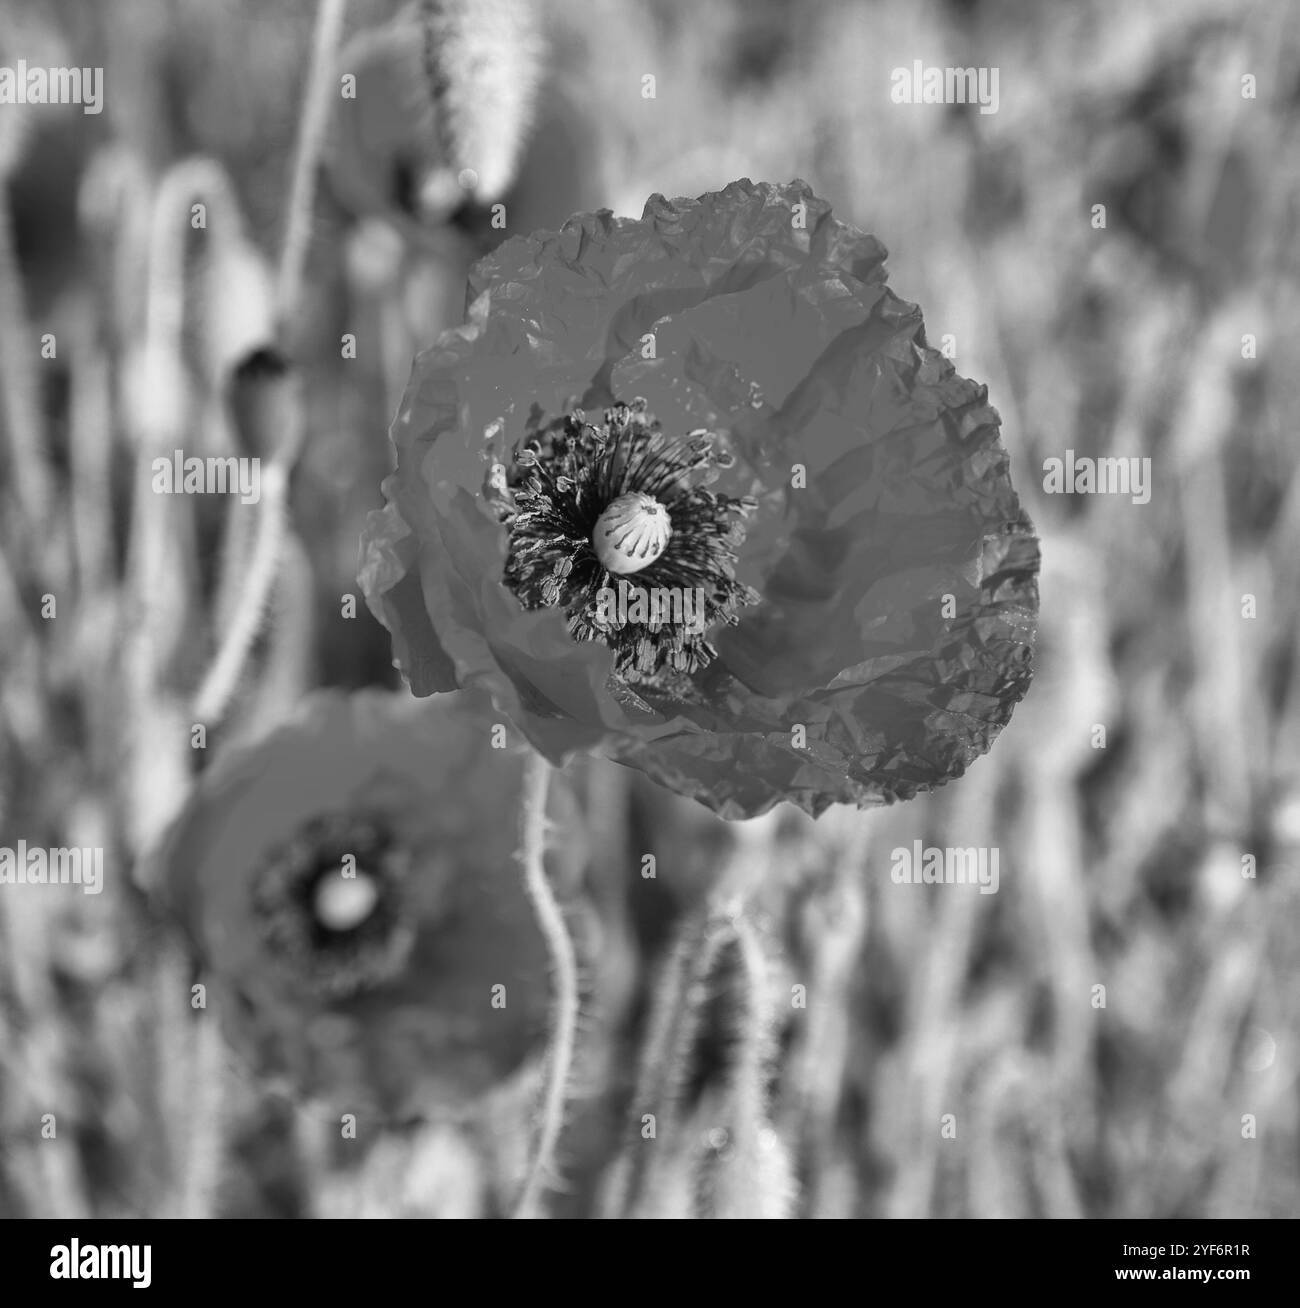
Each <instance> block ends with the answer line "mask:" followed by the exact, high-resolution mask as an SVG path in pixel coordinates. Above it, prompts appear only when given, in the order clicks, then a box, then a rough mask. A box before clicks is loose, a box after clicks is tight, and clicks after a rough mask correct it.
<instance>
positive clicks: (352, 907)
mask: <svg viewBox="0 0 1300 1308" xmlns="http://www.w3.org/2000/svg"><path fill="white" fill-rule="evenodd" d="M378 903H379V886H378V885H377V884H376V882H375V879H374V878H373V877H372V876H370V875H369V874H368V873H366V872H362V871H360V870H357V871H355V872H354V873H353V875H352V876H346V875H344V874H343V873H342V872H331V873H329V874H327V875H326V876H324V877H322V878H321V879H320V880H319V881H318V882H317V883H316V888H315V891H314V893H313V895H312V906H313V908H314V910H315V913H316V920H317V921H318V922H319V923H320V924H321V925H322V926H323V927H325V928H327V929H328V930H330V931H352V930H355V929H356V928H357V927H359V926H360V925H361V924H362V923H363V922H364V921H365V920H366V918H368V917H369V916H370V914H371V913H372V912H374V909H375V906H376V905H377V904H378Z"/></svg>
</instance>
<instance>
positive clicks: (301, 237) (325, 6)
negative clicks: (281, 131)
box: [276, 0, 347, 332]
mask: <svg viewBox="0 0 1300 1308" xmlns="http://www.w3.org/2000/svg"><path fill="white" fill-rule="evenodd" d="M346 7H347V0H322V3H321V6H320V8H319V9H318V10H317V11H316V27H315V31H314V33H313V36H312V51H311V64H310V67H309V68H308V72H307V89H306V91H305V92H304V94H303V101H302V115H301V117H300V118H299V120H298V140H297V144H296V146H295V148H294V156H293V171H292V174H291V180H290V184H289V203H288V208H287V213H288V215H289V216H288V218H287V220H286V222H285V228H284V244H283V245H282V246H281V248H280V266H279V272H278V276H277V281H276V309H277V315H278V318H279V322H280V327H281V331H282V332H283V330H284V327H285V324H287V323H288V322H289V321H290V320H291V318H292V317H293V314H294V313H295V312H296V311H297V308H298V300H299V297H300V295H301V293H302V272H303V266H304V265H305V263H306V261H307V244H308V241H309V239H310V237H311V210H312V201H313V199H314V198H315V194H316V165H317V163H318V162H319V160H320V155H321V147H322V146H323V144H324V141H325V131H326V128H327V127H328V126H329V114H330V107H331V105H332V103H333V100H332V94H333V86H332V81H333V78H332V73H333V63H334V52H335V50H337V49H338V44H339V35H340V33H341V32H342V30H343V11H344V9H345V8H346Z"/></svg>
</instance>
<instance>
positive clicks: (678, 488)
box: [498, 399, 759, 689]
mask: <svg viewBox="0 0 1300 1308" xmlns="http://www.w3.org/2000/svg"><path fill="white" fill-rule="evenodd" d="M732 463H733V459H732V457H731V455H730V454H729V453H728V452H727V451H725V450H723V449H719V448H718V442H717V437H716V436H715V434H714V433H712V432H708V431H704V430H698V431H693V432H690V433H689V434H688V435H687V436H685V437H676V438H675V437H670V436H667V435H665V434H664V433H663V431H662V430H660V427H659V423H658V422H657V421H656V420H655V418H654V417H653V415H651V414H650V413H648V412H647V411H646V403H645V401H644V400H641V399H637V400H634V401H633V402H632V403H631V404H623V403H618V404H615V405H614V406H613V407H612V408H609V409H606V410H605V413H604V418H603V420H602V421H600V422H590V421H588V419H587V416H586V414H585V413H584V411H583V410H581V409H574V410H573V411H572V412H571V413H568V414H566V415H565V416H564V417H563V418H561V419H559V420H557V421H556V422H553V423H552V424H550V426H549V427H547V428H545V429H544V430H543V431H541V432H540V433H539V434H538V435H536V436H534V437H532V438H531V439H529V440H528V441H526V442H524V444H523V446H522V447H521V448H520V449H518V450H517V451H516V453H515V458H514V463H513V465H512V466H511V468H510V469H509V470H508V473H507V478H506V482H507V489H506V490H505V491H504V492H500V491H499V490H498V494H499V507H500V509H501V512H502V517H503V519H504V521H505V524H506V526H507V529H508V531H509V533H510V540H509V548H508V553H507V558H506V568H505V582H506V584H507V585H508V586H509V587H510V589H511V590H513V591H514V593H515V594H516V595H517V596H518V597H519V600H520V602H521V603H522V604H523V606H524V607H525V608H528V609H537V608H561V609H563V610H564V613H565V616H566V618H567V619H568V628H569V633H570V635H572V636H573V637H574V639H575V640H599V641H601V642H603V643H604V644H605V645H606V646H608V647H609V649H610V650H611V651H612V652H613V654H614V671H615V672H616V673H617V674H618V675H620V676H622V677H623V678H625V679H626V680H628V681H636V682H641V683H647V682H648V683H654V684H656V685H658V686H660V687H662V688H665V689H666V688H667V686H668V684H669V682H670V681H671V679H672V678H673V677H674V676H676V675H680V674H689V673H692V672H695V671H696V670H698V669H700V668H704V667H707V666H708V664H709V663H710V662H711V661H712V660H713V659H714V658H715V657H716V654H717V651H716V650H715V649H714V648H713V646H712V645H711V644H710V643H709V641H708V640H707V638H706V633H707V631H708V629H709V628H710V627H712V626H714V625H715V624H717V623H719V622H722V623H728V624H735V623H736V622H737V621H739V618H738V611H739V610H740V609H741V608H742V607H744V606H745V605H748V604H756V603H757V602H758V599H759V597H758V595H757V594H756V593H755V592H754V591H753V590H752V589H751V588H749V587H748V586H743V585H741V584H740V583H739V582H737V580H736V577H735V563H736V551H737V549H738V548H739V546H740V545H741V543H742V542H743V541H744V537H745V533H744V525H743V519H744V518H745V516H746V515H748V514H749V513H752V512H753V511H754V509H755V508H756V507H757V506H756V502H755V501H754V500H752V499H750V498H748V497H745V498H743V499H736V498H733V497H731V496H728V495H722V494H715V493H714V492H712V491H710V490H708V489H707V487H708V485H709V484H710V483H711V482H713V481H714V480H716V478H717V476H718V474H719V471H720V470H722V469H725V468H729V467H731V465H732ZM633 574H635V576H636V585H635V586H630V585H629V584H628V583H627V582H626V581H622V580H621V579H623V578H626V577H630V576H632V575H633ZM616 581H617V582H618V584H617V586H616Z"/></svg>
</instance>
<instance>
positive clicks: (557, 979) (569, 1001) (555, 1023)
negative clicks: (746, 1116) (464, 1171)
mask: <svg viewBox="0 0 1300 1308" xmlns="http://www.w3.org/2000/svg"><path fill="white" fill-rule="evenodd" d="M550 781H551V765H550V764H549V763H547V761H546V760H545V759H544V758H542V756H541V755H540V754H535V753H532V752H530V753H529V756H528V760H527V762H526V763H525V764H524V793H523V816H522V819H521V822H520V835H521V840H520V850H519V861H520V863H521V864H522V866H523V873H524V890H525V891H526V892H527V894H528V898H529V900H530V901H531V902H532V905H533V911H534V913H535V914H536V916H537V925H538V926H539V927H540V928H541V932H542V936H543V937H544V938H545V941H546V949H547V953H548V954H549V955H550V960H551V970H552V972H553V974H554V984H555V996H554V1001H553V1004H552V1010H551V1030H550V1043H549V1045H548V1047H547V1051H546V1061H547V1066H546V1083H545V1089H544V1091H543V1097H542V1110H541V1116H540V1121H539V1126H538V1133H537V1144H536V1148H535V1151H534V1154H533V1158H532V1161H531V1162H530V1163H529V1165H528V1175H527V1176H526V1178H525V1180H524V1184H523V1189H522V1190H521V1191H520V1194H519V1199H518V1202H517V1203H516V1205H515V1211H514V1215H515V1216H516V1217H535V1216H537V1215H538V1200H539V1199H540V1197H541V1192H542V1189H543V1188H544V1186H545V1185H546V1184H547V1182H548V1181H549V1180H550V1179H551V1177H552V1176H553V1173H554V1166H555V1146H556V1144H557V1142H558V1141H559V1138H560V1131H561V1128H562V1127H563V1125H564V1107H565V1097H566V1095H567V1092H568V1087H569V1074H570V1071H571V1070H572V1067H573V1052H574V1046H575V1043H576V1036H577V1030H578V959H577V954H576V952H575V950H574V947H573V939H572V937H571V936H570V935H569V928H568V926H567V925H566V923H565V921H564V913H563V911H562V909H561V908H560V904H559V901H558V900H557V899H556V897H555V891H554V890H553V889H552V887H551V883H550V882H549V881H548V880H547V877H546V868H545V865H544V862H543V855H544V853H545V845H546V796H547V791H548V790H549V788H550Z"/></svg>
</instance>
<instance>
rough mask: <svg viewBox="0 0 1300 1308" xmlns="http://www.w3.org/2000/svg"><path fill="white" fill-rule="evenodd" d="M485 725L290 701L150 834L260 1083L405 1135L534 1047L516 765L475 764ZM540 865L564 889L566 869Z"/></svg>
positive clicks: (167, 893) (535, 1018) (358, 699)
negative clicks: (279, 1085) (372, 1116)
mask: <svg viewBox="0 0 1300 1308" xmlns="http://www.w3.org/2000/svg"><path fill="white" fill-rule="evenodd" d="M485 708H486V706H485V705H480V706H479V712H477V713H473V712H469V711H467V709H466V706H465V705H463V704H461V703H459V702H457V701H452V700H448V701H445V702H439V703H438V704H436V705H419V704H416V703H414V702H413V701H412V700H410V699H409V697H406V696H393V695H388V694H384V693H380V692H373V691H370V692H362V693H359V694H356V695H350V696H345V695H341V694H337V693H323V694H320V695H317V696H315V697H309V698H308V700H306V701H305V702H304V704H303V707H302V711H301V713H300V714H299V715H298V716H297V717H296V718H295V719H294V720H293V721H292V722H290V723H289V724H287V725H285V726H283V727H282V728H280V729H279V730H277V731H275V732H274V733H272V734H271V735H270V736H269V737H267V738H266V739H265V740H263V741H262V742H260V743H258V744H256V745H254V746H252V747H250V748H246V749H241V750H239V751H237V752H235V753H233V754H231V755H229V756H227V757H226V759H225V760H223V761H221V762H219V763H218V764H217V765H216V766H214V768H213V769H212V770H211V771H209V772H208V773H207V774H205V776H204V777H203V779H202V781H201V783H200V784H199V786H198V788H197V790H196V792H195V794H194V795H193V796H192V798H191V800H190V802H189V803H188V805H187V806H186V807H185V809H184V810H183V811H182V813H181V814H180V816H179V817H178V818H177V820H176V822H175V823H174V824H173V826H172V827H171V829H170V831H169V833H168V835H167V837H166V840H165V842H164V844H163V847H162V849H161V851H160V854H159V856H158V864H157V872H156V873H155V876H157V877H158V878H159V880H160V883H161V884H160V891H161V893H162V895H163V896H164V897H165V899H166V900H167V901H168V902H169V904H170V905H171V906H172V908H173V909H174V911H175V913H176V914H177V915H178V917H179V919H180V921H181V922H182V924H183V925H184V926H185V928H186V929H187V932H188V934H189V936H190V938H191V939H192V941H193V944H194V947H195V950H196V952H197V955H198V957H199V959H200V961H201V962H202V964H203V971H202V973H201V975H200V979H201V980H203V981H205V982H208V983H209V990H210V992H212V993H213V994H214V998H215V1002H214V1003H212V1004H211V1006H212V1007H215V1008H217V1009H218V1011H219V1012H220V1016H221V1020H222V1022H223V1026H224V1029H225V1031H226V1033H227V1035H228V1036H229V1038H230V1040H231V1042H232V1043H233V1044H234V1045H235V1046H236V1047H237V1048H238V1049H240V1050H241V1051H242V1052H243V1054H244V1055H245V1057H246V1059H247V1061H248V1062H249V1063H250V1064H251V1066H252V1067H253V1069H254V1070H255V1071H256V1072H257V1073H259V1074H261V1075H262V1076H263V1077H265V1078H268V1079H270V1080H272V1081H275V1080H280V1081H282V1082H284V1083H287V1085H288V1086H290V1087H292V1088H295V1089H297V1090H298V1091H301V1092H302V1093H306V1094H316V1095H328V1096H329V1097H330V1099H331V1101H332V1102H341V1103H345V1104H347V1105H349V1106H350V1107H353V1108H355V1107H357V1106H358V1105H362V1106H365V1107H367V1108H369V1109H371V1110H373V1111H376V1112H378V1113H380V1114H381V1116H383V1117H384V1118H386V1119H388V1120H392V1121H406V1120H410V1119H412V1118H414V1117H416V1116H419V1115H421V1114H422V1113H425V1112H428V1111H429V1110H430V1109H431V1107H432V1108H433V1109H435V1110H436V1111H439V1112H441V1111H443V1110H445V1111H447V1112H449V1113H451V1112H456V1111H459V1109H460V1108H461V1107H463V1106H464V1105H465V1104H467V1103H469V1102H471V1101H472V1099H473V1097H475V1096H477V1095H478V1094H480V1093H481V1092H482V1091H484V1090H485V1089H487V1088H488V1087H490V1086H492V1085H495V1084H497V1083H499V1082H501V1081H503V1080H505V1079H506V1078H508V1077H509V1076H510V1075H511V1074H513V1073H514V1072H515V1071H517V1070H518V1069H520V1068H521V1067H522V1066H523V1065H524V1064H526V1063H527V1062H528V1060H529V1059H530V1058H531V1056H532V1055H533V1054H535V1053H539V1052H540V1051H541V1049H542V1048H543V1047H544V1045H545V1039H546V1029H547V1027H546V1011H547V1003H548V990H549V983H548V975H547V956H546V952H545V948H544V944H543V941H542V938H541V936H540V933H539V931H538V929H537V926H536V924H535V921H534V918H533V914H532V910H531V906H530V905H529V903H528V901H527V898H526V896H525V894H524V890H523V886H522V880H521V878H520V875H519V868H518V864H517V862H516V860H515V858H514V851H515V842H516V832H515V824H514V822H513V821H511V820H509V819H510V816H511V815H512V814H513V813H514V812H515V811H516V810H517V808H518V803H519V795H520V782H521V777H522V764H523V760H522V755H521V753H519V752H515V753H508V752H505V751H502V750H499V749H493V748H492V747H491V743H490V742H491V735H492V725H491V720H490V717H488V716H487V715H486V714H485V713H484V712H483V711H482V710H483V709H485ZM554 795H555V797H556V799H557V801H558V802H564V801H565V799H566V794H565V792H564V791H563V790H557V791H555V792H554ZM568 802H570V803H571V802H572V801H571V799H569V800H568ZM572 825H573V824H570V823H566V826H572ZM553 858H554V859H556V860H559V861H558V862H552V866H551V871H552V875H553V876H557V877H558V879H559V881H560V884H561V885H562V886H564V885H568V886H570V887H571V886H572V885H573V884H574V879H575V877H576V876H577V875H578V874H579V872H580V868H579V867H578V860H579V858H580V851H579V850H578V849H577V847H576V845H574V844H572V843H570V844H569V845H568V846H567V847H566V849H565V850H563V851H555V853H554V855H553Z"/></svg>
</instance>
